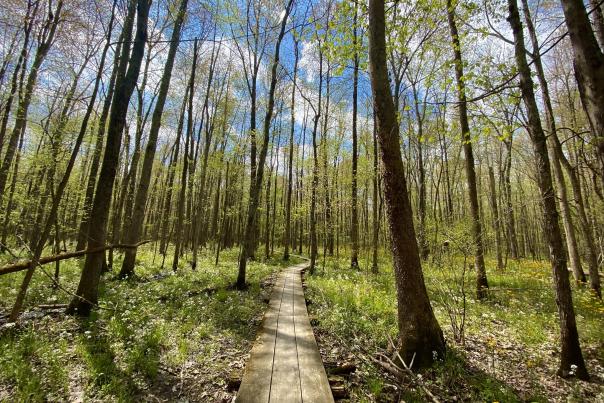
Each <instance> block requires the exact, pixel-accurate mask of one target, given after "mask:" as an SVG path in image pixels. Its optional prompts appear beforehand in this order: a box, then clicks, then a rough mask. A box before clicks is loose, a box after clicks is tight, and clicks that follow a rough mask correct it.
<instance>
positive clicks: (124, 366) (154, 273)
mask: <svg viewBox="0 0 604 403" xmlns="http://www.w3.org/2000/svg"><path fill="white" fill-rule="evenodd" d="M237 254H238V250H227V251H224V252H223V253H222V254H221V261H220V264H219V265H218V266H215V265H214V256H213V254H212V253H209V254H208V255H207V256H206V255H203V256H201V257H200V261H199V263H198V269H197V270H196V271H191V269H190V267H189V265H188V263H187V261H186V259H182V260H181V262H182V263H181V267H180V270H179V271H177V272H176V273H173V272H172V270H171V269H170V267H171V260H170V261H167V262H166V264H165V267H164V268H163V269H162V268H161V255H157V256H155V258H154V255H153V250H152V249H151V248H150V247H149V248H143V249H142V250H141V251H140V252H139V254H138V262H137V267H136V277H135V278H132V279H129V280H116V279H115V278H114V275H115V274H114V272H110V273H107V274H106V275H105V281H103V282H102V287H101V291H100V308H99V309H96V310H95V311H93V314H92V316H91V317H90V318H89V319H78V318H72V317H68V316H64V315H63V314H61V313H57V314H53V315H46V316H42V315H41V314H40V313H39V312H40V311H39V310H36V309H32V310H30V311H27V312H25V314H24V316H23V318H24V320H23V321H22V323H21V324H20V325H19V326H15V327H12V328H5V329H4V330H3V331H1V332H0V351H2V354H0V401H3V400H7V401H57V400H58V401H65V400H84V401H86V400H97V401H136V400H139V399H146V398H147V397H149V396H159V397H161V398H162V399H164V400H165V399H168V400H174V399H177V398H186V396H187V393H195V390H197V391H198V392H200V393H201V392H203V391H204V390H207V389H208V388H212V387H213V388H220V387H222V386H223V385H224V383H225V380H224V379H225V378H226V377H227V375H228V372H229V371H230V366H232V364H233V363H234V362H235V363H238V364H239V365H238V367H242V364H243V363H242V362H240V360H241V359H242V357H241V356H242V355H244V354H245V352H246V351H247V349H249V346H250V344H251V342H252V341H253V340H254V337H255V332H256V329H257V326H258V325H259V323H260V319H261V317H262V314H263V312H264V310H265V308H266V304H265V302H264V301H263V299H265V298H266V297H267V295H268V292H269V289H268V288H266V287H265V286H264V283H265V281H266V280H267V278H268V277H269V276H270V275H271V274H272V273H273V272H275V271H276V270H277V269H279V268H280V267H284V266H287V265H289V264H292V262H293V263H296V262H297V260H295V259H292V260H291V261H290V262H289V263H286V262H283V261H281V260H278V259H277V258H275V259H274V260H269V261H256V262H250V263H249V266H248V272H247V273H248V282H249V288H248V290H246V291H243V292H241V291H236V290H234V289H233V288H232V287H231V284H232V283H233V282H234V279H235V277H236V268H237V265H236V262H237ZM168 256H171V255H170V254H168ZM120 263H121V256H116V265H115V267H116V269H115V270H114V271H117V269H118V268H119V267H120V266H119V264H120ZM80 265H81V262H79V261H78V260H75V259H72V260H68V261H63V262H61V267H60V273H61V274H60V282H61V286H62V287H64V288H65V289H67V290H74V289H75V288H76V286H77V281H78V279H79V273H80V270H81V269H80ZM44 268H45V271H47V272H48V273H49V274H50V273H53V272H54V266H51V265H48V266H45V267H44ZM22 277H23V273H18V274H11V275H6V276H2V277H0V313H2V311H4V312H8V310H9V309H10V304H11V303H12V301H13V300H14V296H15V294H16V293H15V290H16V289H17V287H18V285H19V284H20V282H21V279H22ZM69 299H70V296H69V295H68V294H67V293H65V292H64V291H62V290H57V289H53V288H52V287H51V286H50V281H49V278H48V277H47V276H45V275H44V274H43V273H42V272H40V271H38V272H37V273H36V275H35V276H34V279H33V282H32V285H31V287H30V290H29V293H28V298H27V301H26V304H27V307H28V309H31V308H32V307H35V306H38V305H40V304H61V303H68V302H69ZM36 315H38V316H39V317H36ZM183 374H184V380H183ZM187 374H193V375H194V376H193V378H192V379H191V380H189V379H188V378H187ZM183 383H184V386H183ZM195 383H197V384H195ZM207 385H213V386H207ZM196 387H197V389H196ZM199 396H201V394H199V395H197V397H198V398H199ZM193 400H199V399H193ZM201 400H203V399H201Z"/></svg>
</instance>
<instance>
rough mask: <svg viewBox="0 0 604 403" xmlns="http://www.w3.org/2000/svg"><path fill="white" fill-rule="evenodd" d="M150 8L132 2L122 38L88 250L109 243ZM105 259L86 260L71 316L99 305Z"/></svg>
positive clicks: (99, 254) (145, 2)
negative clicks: (109, 225)
mask: <svg viewBox="0 0 604 403" xmlns="http://www.w3.org/2000/svg"><path fill="white" fill-rule="evenodd" d="M150 5H151V2H150V1H149V0H131V1H130V3H129V6H128V16H127V17H126V20H125V22H124V26H123V30H124V32H125V34H124V35H123V40H124V45H123V46H122V53H121V55H120V62H119V66H118V72H117V75H116V83H115V93H114V95H113V101H112V104H111V111H110V114H109V127H108V128H107V143H106V146H105V155H104V157H103V164H102V165H101V171H100V173H99V179H98V184H97V188H96V193H95V195H94V202H93V204H92V209H91V212H90V224H89V227H88V248H89V249H93V248H98V247H101V246H104V245H105V241H106V239H107V228H106V227H107V217H108V215H109V204H110V202H111V194H112V193H113V184H114V179H115V175H116V172H117V165H118V159H119V152H120V147H121V142H122V132H123V130H124V127H125V125H126V113H127V112H128V102H129V101H130V96H131V95H132V91H133V90H134V86H135V85H136V79H137V77H138V74H139V71H140V67H141V62H142V59H143V55H144V51H145V42H146V40H147V23H148V17H149V7H150ZM135 9H136V35H135V38H134V41H133V45H132V53H131V54H130V46H129V45H128V44H129V43H130V42H131V38H132V33H131V31H132V27H133V25H134V14H135ZM104 256H105V254H104V252H97V253H92V254H89V255H87V256H86V260H85V262H84V268H83V269H82V275H81V277H80V282H79V284H78V288H77V291H76V295H75V297H74V298H73V299H72V300H71V303H70V304H69V307H68V308H67V312H68V313H70V314H78V315H82V316H88V315H89V314H90V311H91V310H92V308H93V306H94V305H96V303H97V301H98V286H99V281H100V277H101V268H102V264H103V260H104Z"/></svg>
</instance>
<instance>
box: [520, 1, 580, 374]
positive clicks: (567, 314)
mask: <svg viewBox="0 0 604 403" xmlns="http://www.w3.org/2000/svg"><path fill="white" fill-rule="evenodd" d="M508 6H509V12H510V14H509V16H508V21H509V23H510V26H511V27H512V31H513V33H514V49H515V56H516V64H517V66H518V72H519V74H520V90H521V92H522V99H523V100H524V104H525V107H526V111H527V115H528V131H529V135H530V137H531V141H532V143H533V148H534V152H535V158H536V160H537V167H536V168H537V182H538V185H539V190H540V192H541V199H542V206H543V223H544V225H545V236H546V238H547V241H548V244H549V250H550V259H551V263H552V272H553V277H554V286H555V289H556V303H557V305H558V314H559V315H560V344H561V352H560V368H559V369H558V375H560V376H572V375H576V376H577V377H578V378H580V379H588V378H589V375H588V373H587V369H586V367H585V362H584V361H583V354H582V352H581V346H580V344H579V333H578V331H577V324H576V322H575V311H574V308H573V301H572V292H571V288H570V281H569V278H568V271H567V268H566V256H565V254H564V246H563V241H562V234H561V231H560V227H559V224H558V211H557V209H556V198H555V195H554V189H553V185H552V176H551V170H550V161H549V157H548V153H547V142H546V137H545V133H544V132H543V128H542V126H541V119H540V117H539V109H538V107H537V103H536V101H535V94H534V91H533V79H532V77H531V71H530V68H529V66H528V63H527V61H526V48H525V45H524V33H523V31H522V23H521V22H520V14H519V13H518V6H517V4H516V0H508Z"/></svg>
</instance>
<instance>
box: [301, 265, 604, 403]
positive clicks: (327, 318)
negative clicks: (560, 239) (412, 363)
mask: <svg viewBox="0 0 604 403" xmlns="http://www.w3.org/2000/svg"><path fill="white" fill-rule="evenodd" d="M344 256H345V255H344V254H342V258H339V259H338V258H335V257H333V258H327V259H325V260H324V259H323V258H321V259H319V264H318V267H317V270H316V271H315V274H314V275H312V276H310V275H307V276H306V283H307V285H308V289H307V299H308V300H309V301H310V304H309V309H310V313H311V315H312V317H313V318H314V321H313V322H314V324H315V325H317V327H318V330H319V334H321V333H323V334H326V336H325V339H331V341H332V342H333V343H334V344H345V345H348V346H350V350H351V351H356V353H355V354H357V355H358V357H357V361H359V362H360V364H361V367H362V368H363V371H366V374H365V375H364V376H363V377H361V380H360V382H358V383H357V384H354V382H353V383H352V384H351V388H352V389H353V390H352V392H351V393H352V398H351V400H352V401H357V400H360V401H364V400H368V399H369V398H368V396H371V400H373V399H375V400H377V401H384V400H389V399H392V398H393V396H392V395H391V393H392V391H390V390H389V389H388V388H386V387H385V385H386V384H387V383H388V382H386V381H385V380H384V377H383V376H382V375H380V371H379V370H378V369H377V368H376V367H375V366H374V365H369V364H367V363H366V362H365V361H366V360H365V361H364V360H363V358H362V357H363V356H370V355H373V354H375V353H377V352H378V351H386V350H387V349H388V347H389V345H390V341H389V340H390V339H391V340H395V339H396V334H397V321H396V318H397V307H396V290H395V286H394V281H393V273H392V268H391V261H390V259H389V258H388V257H386V256H385V255H384V254H380V261H379V273H378V274H377V275H376V274H372V273H371V272H370V271H369V267H370V265H369V264H368V262H367V260H364V261H363V263H362V264H361V270H352V269H350V260H349V258H348V257H344ZM464 261H465V265H464ZM486 263H487V271H488V278H489V285H490V287H491V291H490V292H489V295H488V299H487V300H486V301H478V300H476V298H475V289H474V287H475V276H474V273H473V266H472V262H471V261H470V259H467V258H466V259H464V258H463V257H460V256H447V255H445V254H443V255H441V256H439V257H437V258H430V259H428V261H426V262H424V263H423V270H424V276H425V281H426V285H427V288H428V292H429V294H430V298H431V301H432V306H433V307H434V310H435V313H436V316H437V318H438V320H439V323H440V324H441V327H442V328H443V331H444V333H445V337H446V339H447V346H448V354H447V357H446V359H445V361H444V362H440V363H438V364H437V365H436V366H435V367H434V368H433V369H431V370H428V371H427V372H426V373H424V374H422V376H423V379H424V382H425V383H426V385H427V386H428V387H429V389H431V390H432V391H433V392H434V393H435V394H436V395H437V396H440V397H441V399H442V400H444V401H490V402H494V401H499V402H514V401H548V400H551V399H552V395H553V396H558V398H561V397H564V399H563V400H564V401H566V398H569V399H570V401H584V400H585V399H586V395H585V394H584V390H583V389H585V387H584V386H585V385H586V384H585V383H579V381H575V380H571V381H564V380H558V379H556V377H555V376H554V374H555V371H556V369H557V368H556V364H557V360H558V357H559V347H558V343H559V330H558V321H557V309H556V304H555V300H554V294H553V288H552V280H551V271H550V270H551V269H550V266H549V264H548V262H545V261H531V260H524V259H523V260H519V261H508V264H507V268H506V269H505V270H503V271H501V270H497V269H496V268H495V267H496V264H495V262H494V261H493V260H492V259H487V262H486ZM464 267H465V271H464ZM462 273H465V274H462ZM462 279H463V283H462ZM462 284H463V287H462ZM464 293H465V295H466V302H465V306H466V313H465V318H466V319H465V331H464V335H465V340H464V341H465V343H462V342H461V340H458V341H455V337H454V332H453V330H452V329H453V326H452V325H451V323H452V322H451V319H450V318H451V316H453V317H454V318H455V321H456V323H458V324H459V323H461V318H462V316H463V315H462V313H463V305H464V302H463V300H464V299H463V294H464ZM573 297H574V303H575V310H576V313H577V323H578V327H579V333H580V337H581V343H582V346H583V350H584V355H585V357H586V358H587V359H588V367H589V369H590V370H591V372H592V375H595V377H594V380H595V381H596V383H595V384H593V383H592V384H590V385H588V387H587V388H588V389H589V388H591V389H592V391H591V392H589V393H592V395H591V397H588V398H587V399H588V400H592V399H593V398H594V396H593V393H595V395H596V398H604V389H602V387H601V378H602V377H604V374H601V372H602V368H603V364H604V348H603V347H604V342H603V341H604V320H603V319H604V305H603V304H602V302H601V301H600V300H598V299H597V298H595V297H594V295H593V294H592V293H591V292H590V291H589V289H587V288H585V287H578V286H576V285H574V284H573ZM453 309H455V311H453ZM455 312H457V313H455ZM451 313H453V314H452V315H451ZM325 342H328V340H327V341H325ZM544 379H546V380H547V379H550V380H552V379H553V381H552V382H554V381H555V388H556V389H555V390H550V386H548V385H546V384H544V382H545V381H544ZM598 384H599V385H598ZM408 386H409V385H408ZM552 388H553V387H552ZM403 391H404V392H403V393H402V395H401V398H403V399H404V400H405V401H425V400H426V396H425V394H423V393H422V392H421V391H419V390H418V389H417V388H413V387H406V388H403ZM594 391H595V392H594ZM388 393H390V395H389V394H388ZM585 393H587V392H585ZM598 393H599V395H598ZM560 394H562V396H561V395H560ZM575 395H577V399H576V400H573V399H572V397H573V396H575ZM592 401H593V400H592Z"/></svg>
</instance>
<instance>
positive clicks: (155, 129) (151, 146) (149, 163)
mask: <svg viewBox="0 0 604 403" xmlns="http://www.w3.org/2000/svg"><path fill="white" fill-rule="evenodd" d="M187 4H188V0H181V1H180V9H179V10H178V14H177V15H176V20H175V21H174V28H173V29H172V38H171V41H170V49H169V50H168V57H167V59H166V65H165V66H164V73H163V75H162V78H161V83H160V85H159V94H158V96H157V101H156V103H155V110H154V111H153V117H152V119H151V130H150V131H149V138H148V140H147V147H146V149H145V156H144V159H143V169H142V171H141V178H140V181H139V187H138V190H137V192H136V197H135V200H134V209H133V212H132V219H131V222H130V226H129V228H128V232H127V234H126V236H125V243H128V244H135V243H136V242H138V240H139V238H140V236H141V231H142V228H143V220H144V218H145V204H146V202H147V193H148V190H149V183H150V181H151V171H152V169H153V162H154V160H155V150H156V148H157V138H158V135H159V129H160V127H161V120H162V115H163V112H164V105H165V103H166V97H167V95H168V90H169V88H170V80H171V78H172V69H173V67H174V59H175V57H176V51H177V50H178V44H179V39H180V31H181V27H182V24H183V21H184V19H185V14H186V12H187ZM193 52H194V53H193V67H192V70H191V83H190V84H189V100H190V101H189V102H192V98H193V97H192V87H193V85H194V82H195V67H196V62H197V41H195V45H194V51H193ZM189 130H191V127H189ZM183 186H184V185H183ZM135 262H136V249H127V250H126V254H125V255H124V261H123V263H122V268H121V270H120V274H119V277H120V278H126V277H128V276H130V275H132V274H133V273H134V264H135Z"/></svg>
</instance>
